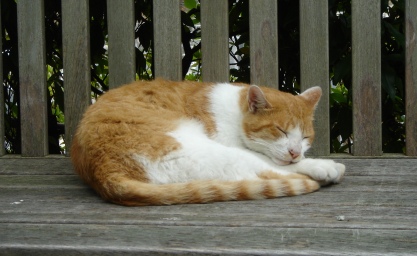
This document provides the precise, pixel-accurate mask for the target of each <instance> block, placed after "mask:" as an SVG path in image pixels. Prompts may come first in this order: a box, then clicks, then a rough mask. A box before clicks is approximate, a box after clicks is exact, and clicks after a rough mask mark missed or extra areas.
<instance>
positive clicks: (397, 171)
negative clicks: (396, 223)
mask: <svg viewBox="0 0 417 256" xmlns="http://www.w3.org/2000/svg"><path fill="white" fill-rule="evenodd" d="M332 159H333V160H334V161H337V162H340V163H343V164H345V165H346V173H347V175H349V176H375V175H376V176H381V175H393V174H394V175H398V176H404V175H405V176H409V175H412V176H415V175H417V159H416V158H375V159H370V158H360V159H357V158H333V157H332ZM0 166H1V168H0V175H2V174H7V175H13V174H16V175H49V174H52V175H60V174H64V175H68V174H74V170H73V168H72V165H71V160H70V158H65V157H61V156H48V157H40V158H26V157H24V158H22V157H9V156H7V157H0Z"/></svg>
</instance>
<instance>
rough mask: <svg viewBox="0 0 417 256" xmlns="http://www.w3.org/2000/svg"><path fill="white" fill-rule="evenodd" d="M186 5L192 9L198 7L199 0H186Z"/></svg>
mask: <svg viewBox="0 0 417 256" xmlns="http://www.w3.org/2000/svg"><path fill="white" fill-rule="evenodd" d="M184 6H185V7H187V9H190V10H191V9H194V8H197V0H184Z"/></svg>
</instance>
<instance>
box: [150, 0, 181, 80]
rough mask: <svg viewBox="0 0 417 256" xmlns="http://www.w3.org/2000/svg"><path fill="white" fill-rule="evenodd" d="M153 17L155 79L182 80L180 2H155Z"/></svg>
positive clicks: (165, 0)
mask: <svg viewBox="0 0 417 256" xmlns="http://www.w3.org/2000/svg"><path fill="white" fill-rule="evenodd" d="M153 17H154V19H153V23H154V48H153V51H154V55H153V58H154V65H155V68H154V72H155V74H154V77H155V78H156V77H163V78H165V79H170V80H182V62H181V60H182V53H181V12H180V0H164V1H157V0H154V1H153ZM167 38H169V40H167Z"/></svg>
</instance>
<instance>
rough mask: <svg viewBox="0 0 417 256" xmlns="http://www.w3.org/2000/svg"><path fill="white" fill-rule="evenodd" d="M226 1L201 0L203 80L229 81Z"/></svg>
mask: <svg viewBox="0 0 417 256" xmlns="http://www.w3.org/2000/svg"><path fill="white" fill-rule="evenodd" d="M228 14H229V13H228V1H224V0H209V1H207V0H205V1H204V0H203V1H201V52H202V59H203V60H202V62H203V80H204V81H206V82H229V80H230V75H229V73H230V72H229V15H228Z"/></svg>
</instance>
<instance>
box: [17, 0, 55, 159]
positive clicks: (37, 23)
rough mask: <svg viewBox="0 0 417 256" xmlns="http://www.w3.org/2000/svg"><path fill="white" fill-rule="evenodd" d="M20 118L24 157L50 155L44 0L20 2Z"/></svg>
mask: <svg viewBox="0 0 417 256" xmlns="http://www.w3.org/2000/svg"><path fill="white" fill-rule="evenodd" d="M17 15H18V34H19V83H20V117H21V131H22V133H21V137H22V155H23V156H44V155H46V154H48V123H47V122H48V117H47V103H46V100H47V98H46V96H47V95H46V93H47V85H46V52H45V15H44V2H43V0H33V1H18V2H17Z"/></svg>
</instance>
